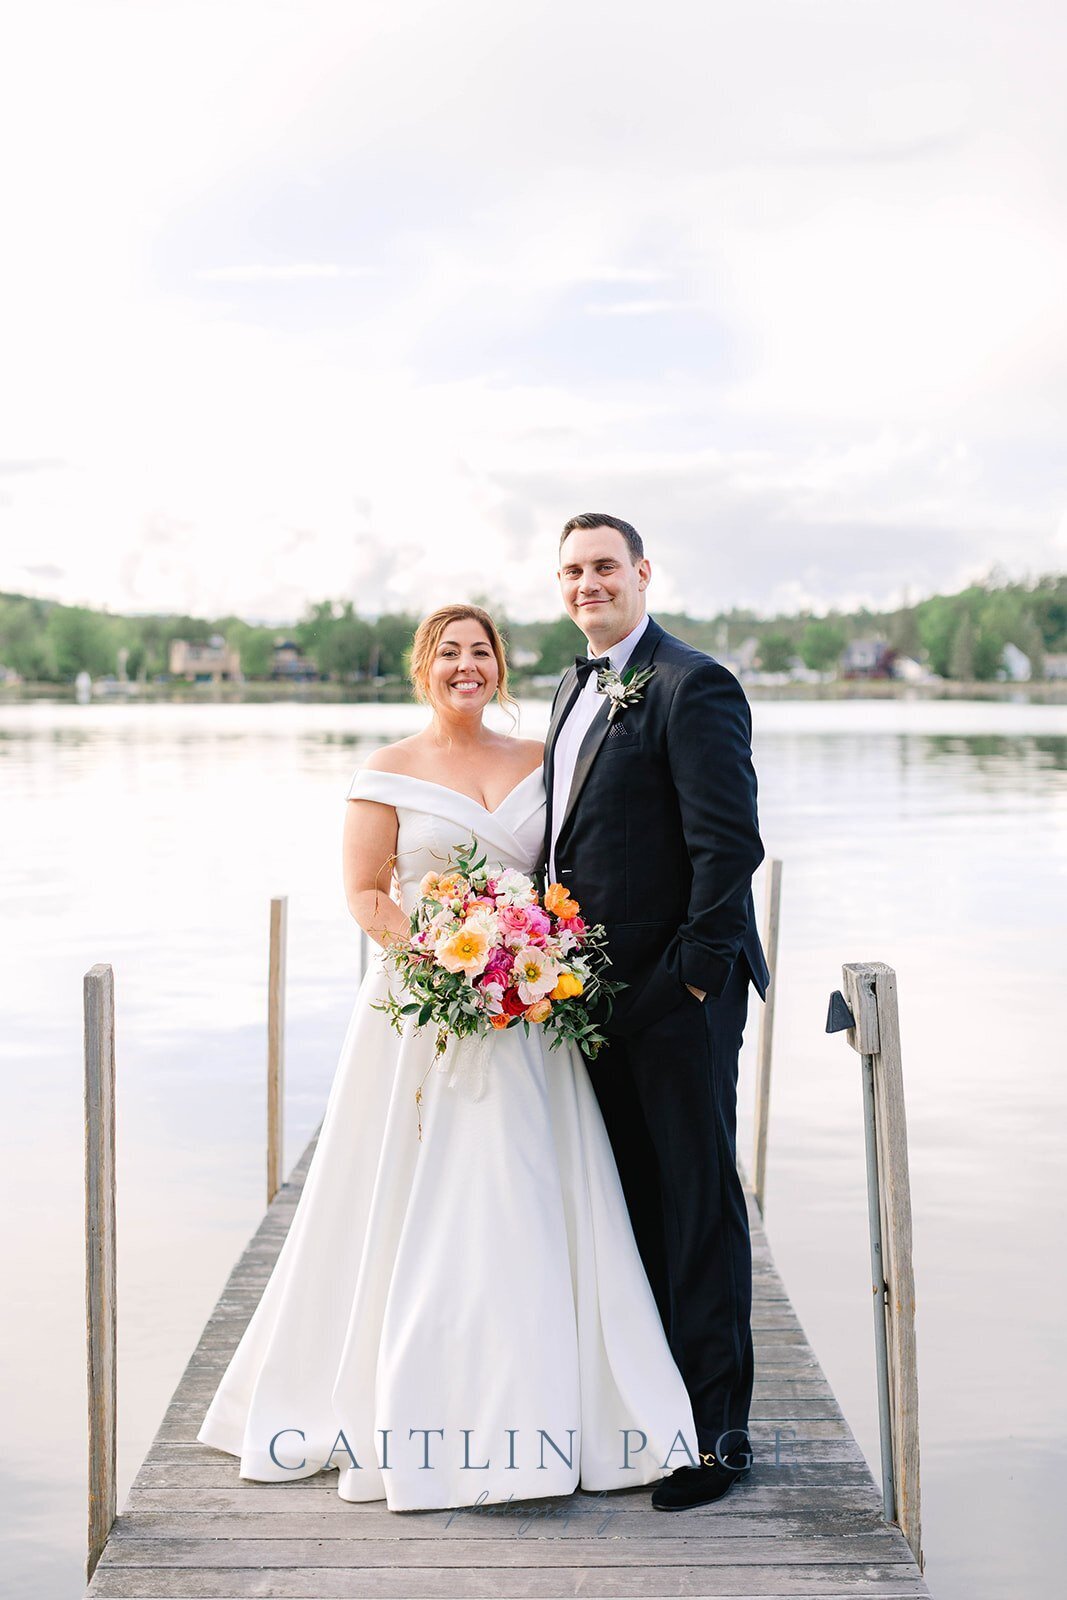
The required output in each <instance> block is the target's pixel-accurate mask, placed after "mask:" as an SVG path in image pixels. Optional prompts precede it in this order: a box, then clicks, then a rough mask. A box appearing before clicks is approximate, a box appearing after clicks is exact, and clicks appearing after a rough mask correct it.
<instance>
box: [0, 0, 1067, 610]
mask: <svg viewBox="0 0 1067 1600" xmlns="http://www.w3.org/2000/svg"><path fill="white" fill-rule="evenodd" d="M2 31H3V35H4V41H3V48H2V49H0V147H2V149H3V151H4V155H3V158H2V162H0V227H2V229H3V234H4V244H3V248H2V250H0V590H5V591H17V592H20V593H30V594H36V595H41V596H45V597H49V598H55V599H59V600H62V601H65V602H68V603H83V604H91V605H95V606H106V607H107V608H109V609H111V610H114V611H154V610H162V611H181V612H191V613H194V614H197V615H202V616H218V615H224V614H226V613H229V612H235V613H238V614H240V615H242V616H245V617H247V618H248V619H249V620H261V621H264V622H283V621H290V620H295V619H296V618H297V617H298V616H299V615H300V614H301V612H302V611H303V609H304V607H305V606H306V605H307V604H308V602H309V601H314V600H321V599H324V598H333V599H352V600H353V601H354V602H355V604H356V605H357V607H358V608H359V609H360V610H361V611H364V612H367V613H376V612H379V611H382V610H389V609H401V608H404V609H413V610H416V611H418V610H420V609H421V610H426V609H429V608H430V607H431V606H433V605H436V604H440V603H442V602H443V601H446V600H451V599H456V598H465V597H471V596H475V595H479V596H485V597H488V598H489V599H490V600H491V601H492V602H493V603H495V604H498V605H500V606H503V607H506V609H507V611H508V612H509V614H510V615H512V616H514V617H517V618H520V619H529V618H536V617H544V616H551V615H554V614H557V613H558V612H559V610H560V609H561V608H560V604H559V598H558V591H557V589H556V586H555V576H554V575H555V569H556V565H557V563H556V548H557V541H558V534H559V529H560V528H561V526H562V524H563V523H564V521H565V520H566V519H567V518H568V517H569V516H572V515H573V514H574V513H576V512H579V511H589V510H593V511H601V512H605V511H606V512H608V513H611V514H613V515H616V516H621V517H625V518H626V519H627V520H629V521H631V522H633V523H634V524H635V525H636V526H637V528H638V529H639V530H640V531H641V533H642V535H643V537H644V540H645V545H646V550H647V553H648V555H649V556H650V558H651V561H652V570H653V576H652V585H651V588H650V592H649V599H650V604H651V607H652V609H653V610H655V609H656V608H657V607H658V608H659V609H661V610H676V609H680V608H682V607H684V608H685V609H686V610H688V611H689V612H690V613H691V614H694V615H710V614H712V613H714V612H717V611H719V610H721V609H726V608H729V607H731V606H750V607H754V608H755V609H757V610H758V611H759V612H761V613H763V614H770V613H772V612H775V611H782V610H784V611H792V610H797V609H800V608H802V607H811V608H813V609H815V610H817V611H821V610H823V609H825V608H826V607H829V606H840V607H852V606H855V605H857V604H860V603H867V604H870V605H876V606H881V605H896V604H900V603H901V602H902V601H903V600H905V599H907V598H911V599H915V598H918V597H920V596H921V595H923V594H926V593H931V592H935V591H948V590H953V589H957V588H959V587H961V586H963V585H964V584H966V583H967V582H969V581H972V580H973V579H975V578H978V577H980V576H982V575H983V574H984V573H986V572H988V571H989V570H990V569H991V568H992V567H994V566H997V567H999V568H1000V569H1001V570H1003V571H1004V572H1006V573H1008V574H1009V575H1011V576H1020V577H1022V576H1026V575H1031V576H1036V575H1037V574H1039V573H1041V572H1050V571H1063V570H1064V568H1065V566H1067V462H1065V451H1064V439H1065V428H1064V420H1065V416H1067V301H1065V297H1064V285H1065V284H1067V96H1065V95H1064V93H1063V81H1064V69H1065V64H1067V49H1065V47H1067V10H1065V9H1064V7H1063V6H1062V5H1061V4H1058V3H1057V4H1053V3H1046V0H1014V3H1013V4H1012V5H1011V6H1006V5H1003V4H990V3H987V0H962V3H956V0H922V3H921V4H916V3H913V0H894V3H892V4H880V3H874V0H841V3H815V0H734V3H731V4H721V3H716V0H657V3H656V4H655V5H651V4H641V5H637V4H628V3H626V0H610V3H601V0H566V3H557V0H522V3H517V0H516V3H512V0H449V4H447V5H445V4H442V3H441V0H386V3H379V0H350V3H346V4H341V3H323V0H299V3H288V0H287V3H277V0H255V3H254V4H246V3H244V0H208V3H203V0H181V3H180V4H172V3H170V0H122V3H109V4H102V3H94V0H78V3H76V4H70V3H68V4H53V3H49V0H38V3H37V4H35V5H33V6H22V7H15V6H14V5H12V6H10V7H9V8H7V9H6V11H5V20H4V22H3V28H2Z"/></svg>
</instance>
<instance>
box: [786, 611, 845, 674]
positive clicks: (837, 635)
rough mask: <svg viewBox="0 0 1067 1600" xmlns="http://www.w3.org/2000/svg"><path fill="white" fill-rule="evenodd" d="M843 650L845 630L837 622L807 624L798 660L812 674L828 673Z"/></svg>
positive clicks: (827, 621) (802, 636)
mask: <svg viewBox="0 0 1067 1600" xmlns="http://www.w3.org/2000/svg"><path fill="white" fill-rule="evenodd" d="M844 648H845V630H844V628H843V627H842V626H841V624H840V623H839V622H831V621H829V619H827V620H826V621H814V622H809V623H808V625H807V627H806V628H805V629H804V632H803V634H802V635H801V640H800V659H801V660H802V661H803V663H804V665H805V666H806V667H810V668H811V670H812V672H828V671H829V669H830V668H831V667H832V666H835V665H836V663H837V660H838V658H839V656H840V655H841V652H842V650H843V649H844ZM772 670H778V669H772Z"/></svg>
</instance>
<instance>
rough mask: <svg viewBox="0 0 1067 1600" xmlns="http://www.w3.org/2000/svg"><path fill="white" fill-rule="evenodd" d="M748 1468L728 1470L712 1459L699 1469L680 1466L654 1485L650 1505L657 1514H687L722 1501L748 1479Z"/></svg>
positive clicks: (718, 1461) (716, 1459)
mask: <svg viewBox="0 0 1067 1600" xmlns="http://www.w3.org/2000/svg"><path fill="white" fill-rule="evenodd" d="M750 1470H751V1469H750V1468H749V1467H728V1466H725V1465H724V1464H723V1462H721V1461H720V1460H719V1458H718V1456H714V1457H713V1458H712V1460H711V1461H710V1462H708V1463H707V1464H706V1465H704V1466H699V1467H679V1468H678V1469H677V1470H676V1471H675V1472H672V1473H671V1475H670V1477H669V1478H664V1480H663V1482H662V1483H657V1485H656V1487H655V1488H654V1489H653V1491H652V1504H653V1506H654V1507H655V1509H656V1510H657V1511H688V1510H690V1509H691V1508H692V1507H693V1506H707V1505H710V1504H711V1502H712V1501H713V1500H721V1499H722V1497H723V1495H724V1494H726V1493H727V1491H728V1490H730V1489H732V1488H733V1486H734V1484H735V1483H741V1482H743V1481H744V1479H745V1478H747V1477H748V1474H749V1471H750Z"/></svg>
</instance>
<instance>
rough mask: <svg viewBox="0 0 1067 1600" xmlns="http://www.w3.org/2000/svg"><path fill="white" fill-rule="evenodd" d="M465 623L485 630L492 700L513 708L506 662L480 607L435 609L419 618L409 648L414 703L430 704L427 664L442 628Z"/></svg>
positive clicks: (497, 633) (496, 634) (497, 634)
mask: <svg viewBox="0 0 1067 1600" xmlns="http://www.w3.org/2000/svg"><path fill="white" fill-rule="evenodd" d="M467 620H470V621H472V622H477V623H479V624H480V625H481V627H483V628H484V629H485V636H486V638H487V639H488V640H489V643H490V644H491V645H492V647H493V655H494V656H495V657H496V667H497V672H498V673H499V677H498V679H497V685H496V697H497V699H498V700H499V701H500V704H501V705H502V706H509V707H513V706H514V705H515V701H514V700H513V699H512V697H511V695H510V694H509V693H508V662H507V656H506V655H505V654H504V641H503V639H502V638H501V637H500V630H499V629H498V627H497V625H496V623H495V622H494V621H493V619H492V617H491V616H490V615H489V613H488V611H483V610H482V608H481V606H470V605H455V606H438V608H437V610H436V611H431V612H430V615H429V616H428V617H423V619H422V621H421V622H420V623H419V625H418V627H417V628H416V630H415V642H414V644H413V645H412V646H411V684H412V688H413V689H414V690H415V698H416V700H420V701H421V702H422V704H423V705H432V703H433V698H432V696H431V694H430V663H431V661H432V660H433V658H434V656H435V655H436V654H437V647H438V645H439V644H440V643H441V640H442V638H443V636H444V632H445V629H446V628H447V627H449V626H450V625H451V624H452V623H453V622H465V621H467Z"/></svg>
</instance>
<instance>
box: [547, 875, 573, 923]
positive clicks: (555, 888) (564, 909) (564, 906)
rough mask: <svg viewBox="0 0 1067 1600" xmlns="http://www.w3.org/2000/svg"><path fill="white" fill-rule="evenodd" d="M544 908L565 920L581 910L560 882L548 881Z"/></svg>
mask: <svg viewBox="0 0 1067 1600" xmlns="http://www.w3.org/2000/svg"><path fill="white" fill-rule="evenodd" d="M545 910H546V911H550V912H551V913H552V915H553V916H554V917H560V918H562V920H563V921H566V920H567V919H568V918H569V917H576V916H577V915H578V913H579V911H580V910H581V907H580V906H579V904H578V902H577V900H572V899H571V897H570V895H569V894H568V893H567V890H566V889H565V888H564V887H563V885H562V883H550V884H549V886H548V888H547V889H546V890H545Z"/></svg>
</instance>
